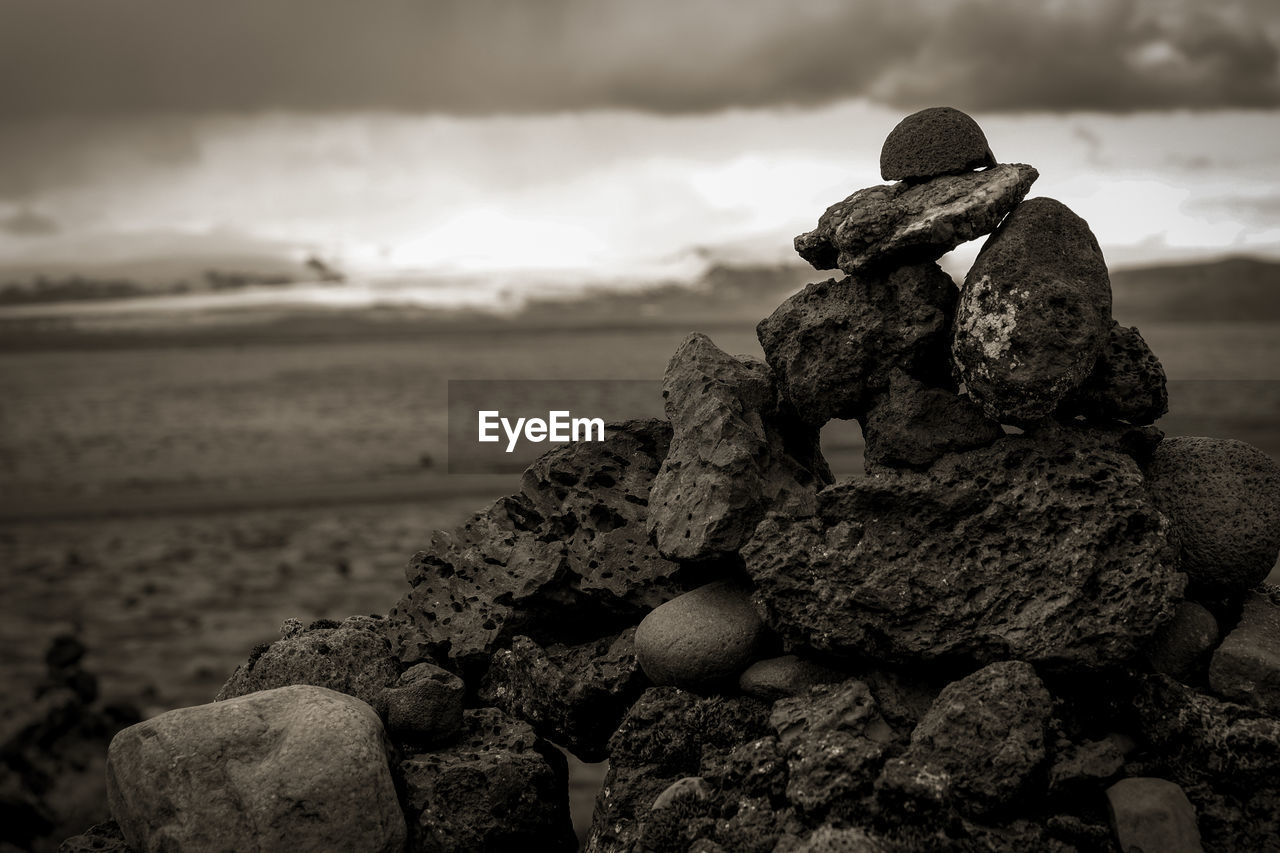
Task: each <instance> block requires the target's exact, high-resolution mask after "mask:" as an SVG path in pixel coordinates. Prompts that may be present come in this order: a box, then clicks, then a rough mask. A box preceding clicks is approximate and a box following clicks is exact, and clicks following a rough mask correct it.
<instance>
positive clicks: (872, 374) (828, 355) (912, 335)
mask: <svg viewBox="0 0 1280 853" xmlns="http://www.w3.org/2000/svg"><path fill="white" fill-rule="evenodd" d="M955 302H956V287H955V284H953V283H952V281H951V278H950V276H948V275H947V274H946V273H944V272H943V271H942V270H941V269H939V268H938V266H937V265H936V264H920V265H918V266H909V267H902V268H899V269H895V270H892V271H891V272H887V273H874V274H873V273H861V274H859V275H857V276H850V277H849V278H845V279H841V280H840V281H836V280H835V279H829V280H827V281H824V282H821V283H818V284H811V285H809V286H808V287H806V288H805V289H804V290H802V291H801V292H800V293H797V294H796V295H795V296H792V297H791V298H790V299H788V300H787V301H786V302H783V303H782V305H780V306H779V307H778V309H777V310H776V311H774V312H773V314H771V315H770V316H769V317H767V318H766V319H764V320H762V321H761V322H760V325H759V326H757V327H756V335H757V336H758V337H759V338H760V345H761V347H763V348H764V354H765V359H766V360H767V361H768V362H769V366H770V367H772V368H773V372H774V374H775V375H776V376H777V377H778V383H779V386H780V388H781V391H782V394H783V396H784V397H785V398H786V399H787V400H788V401H790V403H791V405H792V406H794V408H795V411H796V413H797V414H798V415H799V417H800V418H801V419H802V420H804V421H806V422H807V423H810V424H812V425H814V426H822V425H823V424H825V423H826V422H827V421H828V420H830V419H831V418H853V417H857V416H859V415H861V414H863V413H864V412H865V411H866V410H867V409H868V408H870V406H871V404H872V403H873V402H874V400H875V398H876V396H878V395H879V394H882V393H883V392H884V391H886V390H887V389H888V388H889V377H890V373H891V372H892V371H893V370H894V369H895V368H900V369H902V370H904V371H905V372H907V373H908V374H909V375H911V376H913V377H916V378H918V379H921V380H924V381H930V382H932V383H933V384H946V383H947V382H948V381H949V377H950V373H951V369H950V361H949V357H948V347H949V346H950V342H949V339H948V334H949V331H948V317H949V316H950V314H951V311H952V308H953V307H954V305H955Z"/></svg>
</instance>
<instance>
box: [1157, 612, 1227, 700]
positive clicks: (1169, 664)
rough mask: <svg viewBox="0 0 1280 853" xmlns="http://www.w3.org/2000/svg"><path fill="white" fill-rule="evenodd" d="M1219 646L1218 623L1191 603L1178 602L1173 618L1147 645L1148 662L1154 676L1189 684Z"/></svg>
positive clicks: (1161, 627) (1162, 626)
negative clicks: (1160, 673)
mask: <svg viewBox="0 0 1280 853" xmlns="http://www.w3.org/2000/svg"><path fill="white" fill-rule="evenodd" d="M1217 642H1218V620H1216V619H1214V618H1213V614H1212V613H1210V612H1209V611H1208V610H1205V609H1204V608H1203V607H1201V606H1200V605H1199V604H1196V603H1195V602H1194V601H1181V602H1179V603H1178V607H1177V609H1176V610H1174V611H1173V618H1172V619H1170V620H1169V621H1168V622H1166V623H1164V624H1163V625H1161V626H1160V630H1158V631H1156V633H1155V635H1154V636H1153V637H1152V638H1151V641H1150V643H1148V644H1147V661H1148V662H1149V663H1150V664H1151V668H1152V669H1153V670H1155V671H1156V672H1162V673H1164V674H1165V675H1168V676H1172V677H1173V678H1176V679H1178V680H1179V681H1183V682H1186V681H1189V680H1191V679H1192V678H1194V676H1195V675H1196V673H1197V672H1201V673H1202V672H1203V671H1204V670H1203V668H1202V667H1203V665H1204V662H1205V659H1206V658H1207V657H1208V656H1209V652H1210V651H1212V650H1213V647H1214V646H1215V645H1216V644H1217Z"/></svg>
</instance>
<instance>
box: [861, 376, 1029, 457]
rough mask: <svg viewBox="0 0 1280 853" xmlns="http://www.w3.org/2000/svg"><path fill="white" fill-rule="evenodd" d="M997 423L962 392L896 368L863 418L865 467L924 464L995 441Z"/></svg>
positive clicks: (997, 429)
mask: <svg viewBox="0 0 1280 853" xmlns="http://www.w3.org/2000/svg"><path fill="white" fill-rule="evenodd" d="M1003 435H1004V430H1002V429H1001V428H1000V424H998V423H996V422H995V421H994V420H992V419H991V418H988V417H987V416H986V415H985V414H983V411H982V407H981V406H979V405H978V404H977V403H975V402H973V400H971V399H969V397H968V395H966V394H956V393H954V392H952V391H949V390H947V389H945V388H935V387H930V386H928V385H925V384H923V383H921V382H917V381H916V380H914V379H912V378H911V377H910V376H907V374H905V373H903V372H902V371H901V370H894V371H892V372H891V373H890V376H889V391H888V393H887V394H885V395H884V396H883V397H881V398H880V399H879V401H877V402H876V404H875V406H873V407H872V408H871V411H870V412H868V413H867V415H866V417H865V418H863V421H862V437H863V439H864V440H865V441H866V451H865V454H864V455H865V458H866V464H867V470H868V471H871V470H873V469H875V468H876V467H877V466H881V465H887V466H890V467H907V468H925V467H928V466H929V465H932V464H933V463H934V462H936V461H937V460H938V458H939V457H941V456H942V455H943V454H946V453H953V452H955V451H959V450H971V449H973V448H975V447H986V446H987V445H989V444H993V443H995V441H996V439H998V438H1000V437H1001V436H1003Z"/></svg>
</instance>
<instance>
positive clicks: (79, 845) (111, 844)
mask: <svg viewBox="0 0 1280 853" xmlns="http://www.w3.org/2000/svg"><path fill="white" fill-rule="evenodd" d="M0 849H3V848H0ZM58 853H133V851H132V849H131V848H130V847H129V845H128V843H127V842H126V841H125V840H124V833H123V832H121V831H120V826H119V825H118V824H117V823H116V822H115V821H113V820H112V821H107V822H106V823H98V824H94V825H93V826H91V827H89V828H88V829H86V830H85V831H84V832H82V833H80V834H79V835H73V836H72V837H70V838H68V839H67V840H65V841H63V842H62V843H61V844H59V845H58Z"/></svg>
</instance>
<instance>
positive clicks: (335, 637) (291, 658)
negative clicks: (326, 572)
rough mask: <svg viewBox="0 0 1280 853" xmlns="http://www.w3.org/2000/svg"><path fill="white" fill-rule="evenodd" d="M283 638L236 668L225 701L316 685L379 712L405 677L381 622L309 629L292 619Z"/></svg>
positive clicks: (222, 694) (355, 620) (358, 620)
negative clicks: (388, 692)
mask: <svg viewBox="0 0 1280 853" xmlns="http://www.w3.org/2000/svg"><path fill="white" fill-rule="evenodd" d="M281 633H282V634H284V635H285V636H284V637H283V638H282V639H279V640H276V641H275V642H274V643H272V644H271V645H270V646H268V647H267V648H265V649H261V648H260V649H258V650H257V651H255V653H254V655H252V656H251V657H250V658H249V660H248V661H247V662H246V663H244V664H241V665H240V666H239V667H237V668H236V671H235V672H234V673H232V675H231V678H229V679H227V683H226V684H224V685H223V686H222V690H221V691H219V692H218V699H219V700H222V699H233V698H235V697H236V696H244V695H245V694H247V693H253V692H254V691H257V690H271V689H273V688H276V687H287V686H289V685H291V684H310V685H312V686H315V687H327V688H329V689H330V690H337V691H338V692H339V693H346V694H348V695H350V696H354V697H356V698H357V699H360V700H362V701H364V702H367V703H368V704H370V705H372V706H373V707H375V708H377V707H379V706H380V705H381V696H382V692H383V689H384V688H385V687H386V686H387V685H389V684H394V683H395V681H396V679H397V677H398V676H399V674H400V670H399V667H398V666H397V664H396V659H395V655H394V654H392V651H391V644H390V643H389V642H388V641H387V638H386V636H385V635H384V633H383V620H381V619H374V618H371V617H368V616H352V617H351V618H349V619H347V620H345V621H343V622H342V623H341V624H338V623H336V622H318V623H313V625H312V627H311V628H309V629H302V628H301V625H300V624H296V625H295V624H292V620H291V622H286V623H285V626H284V628H283V629H282V631H281Z"/></svg>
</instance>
